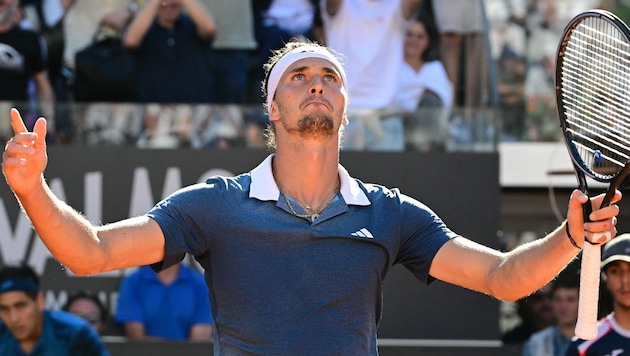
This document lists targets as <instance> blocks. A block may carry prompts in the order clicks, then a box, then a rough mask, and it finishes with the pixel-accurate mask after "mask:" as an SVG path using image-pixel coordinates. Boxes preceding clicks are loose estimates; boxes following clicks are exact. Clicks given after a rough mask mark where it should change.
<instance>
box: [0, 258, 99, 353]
mask: <svg viewBox="0 0 630 356" xmlns="http://www.w3.org/2000/svg"><path fill="white" fill-rule="evenodd" d="M0 319H1V320H2V322H0V355H59V356H62V355H68V356H75V355H85V356H97V355H109V352H108V351H107V350H106V349H105V346H104V345H103V343H102V342H101V340H100V337H99V336H98V334H97V333H96V331H94V329H92V327H91V326H90V325H89V324H88V323H87V322H86V321H84V320H83V319H81V318H79V317H77V316H74V315H72V314H70V313H66V312H64V311H48V310H44V294H43V293H42V292H41V290H40V289H39V278H38V277H37V275H36V274H35V272H34V271H33V270H32V269H31V268H30V267H28V266H20V267H12V266H10V267H4V268H3V269H2V270H0Z"/></svg>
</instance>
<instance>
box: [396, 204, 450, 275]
mask: <svg viewBox="0 0 630 356" xmlns="http://www.w3.org/2000/svg"><path fill="white" fill-rule="evenodd" d="M400 209H401V224H402V227H401V233H402V241H401V246H400V248H399V250H398V255H397V256H396V261H395V262H396V263H400V264H402V265H403V266H405V268H407V269H408V270H409V271H410V272H411V273H413V275H414V276H415V277H416V278H417V279H418V280H420V281H422V282H424V283H426V284H430V283H432V282H433V281H434V280H435V278H433V277H431V276H430V275H429V269H430V268H431V263H432V262H433V258H434V257H435V255H436V254H437V252H438V251H439V250H440V248H441V247H442V246H443V245H444V244H445V243H446V242H447V241H449V240H450V239H452V238H454V237H457V236H458V235H457V234H456V233H454V232H453V231H451V230H450V229H449V228H448V227H447V226H446V224H445V223H444V222H443V221H442V219H440V217H439V216H438V215H437V214H435V213H434V212H433V211H432V210H431V209H430V208H429V207H427V206H426V205H424V204H422V203H420V202H419V201H417V200H415V199H413V198H411V197H408V196H405V195H401V206H400Z"/></svg>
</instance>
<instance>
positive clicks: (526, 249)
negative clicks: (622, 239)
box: [429, 190, 621, 301]
mask: <svg viewBox="0 0 630 356" xmlns="http://www.w3.org/2000/svg"><path fill="white" fill-rule="evenodd" d="M602 198H603V195H600V196H598V197H596V198H593V199H592V202H593V205H594V206H599V203H600V202H601V200H602ZM619 199H621V193H620V192H617V193H616V194H615V198H614V199H613V202H617V201H619ZM586 201H587V197H586V195H584V194H583V193H582V192H580V191H578V190H575V191H574V192H573V194H571V199H570V201H569V210H568V216H567V221H568V223H569V226H570V227H571V229H570V233H571V236H572V237H573V239H574V240H575V241H576V244H577V245H578V246H579V247H581V246H582V245H583V244H584V240H585V238H587V239H588V240H592V239H593V238H594V237H593V236H594V234H595V233H600V232H606V231H607V232H609V233H610V236H615V234H616V233H617V230H616V228H615V224H616V216H617V215H618V214H619V207H618V206H617V205H616V204H614V203H613V204H612V205H610V206H608V207H605V208H602V209H598V210H595V211H593V213H591V215H590V218H591V220H592V222H587V223H585V222H584V219H583V217H582V204H583V203H585V202H586ZM565 224H566V222H565V223H563V224H561V225H560V226H559V227H558V228H557V229H556V230H555V231H553V232H552V233H550V234H549V235H547V236H546V237H544V238H541V239H538V240H535V241H532V242H530V243H527V244H524V245H522V246H519V247H517V248H516V249H514V250H512V251H509V252H501V251H498V250H494V249H491V248H489V247H486V246H483V245H480V244H478V243H476V242H473V241H471V240H468V239H466V238H463V237H457V238H455V239H453V240H451V241H449V242H447V243H446V244H445V245H444V246H443V247H442V248H441V249H440V250H439V251H438V253H437V254H436V256H435V258H434V259H433V263H432V264H431V269H430V271H429V273H430V274H431V276H433V277H435V278H437V279H439V280H442V281H445V282H448V283H452V284H455V285H459V286H462V287H465V288H468V289H472V290H476V291H478V292H482V293H485V294H488V295H491V296H494V297H495V298H498V299H502V300H510V301H515V300H518V299H520V298H522V297H524V296H526V295H529V294H531V293H532V292H534V291H536V290H537V289H539V288H540V287H542V286H543V285H545V284H546V283H548V282H549V281H550V280H551V279H553V278H554V277H555V276H556V275H557V274H558V273H559V272H560V271H562V270H563V269H564V268H565V267H566V265H567V264H568V263H569V262H571V261H572V260H573V259H574V258H575V256H577V254H578V253H579V252H580V249H578V248H576V247H575V246H573V244H572V243H571V241H570V239H569V237H568V236H567V233H566V231H567V229H566V227H565ZM580 226H583V228H582V229H580V228H579V227H580ZM599 242H605V241H599Z"/></svg>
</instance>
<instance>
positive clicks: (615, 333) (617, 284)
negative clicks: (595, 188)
mask: <svg viewBox="0 0 630 356" xmlns="http://www.w3.org/2000/svg"><path fill="white" fill-rule="evenodd" d="M601 269H602V278H603V280H604V283H605V284H606V289H607V290H608V292H610V295H611V297H612V304H613V311H612V312H611V313H610V314H608V315H607V316H605V317H604V318H602V319H601V320H600V321H599V322H598V325H597V330H598V332H597V337H595V338H594V339H592V340H588V341H585V340H582V339H577V338H576V339H574V340H573V342H572V343H571V345H570V346H569V349H568V350H567V353H566V355H567V356H573V355H601V356H604V355H622V354H623V355H625V354H627V353H628V352H630V298H629V294H630V234H628V233H626V234H621V235H619V236H618V237H617V238H615V240H613V241H611V242H610V243H607V244H606V245H604V249H603V251H602V263H601Z"/></svg>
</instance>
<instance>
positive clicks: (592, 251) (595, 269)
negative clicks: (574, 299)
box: [575, 242, 601, 340]
mask: <svg viewBox="0 0 630 356" xmlns="http://www.w3.org/2000/svg"><path fill="white" fill-rule="evenodd" d="M600 259H601V247H600V246H599V245H591V244H590V243H588V242H584V250H582V267H581V270H580V299H579V303H578V319H577V324H576V325H575V335H576V336H577V337H579V338H580V339H583V340H592V339H594V338H596V337H597V306H598V301H599V265H600V263H601V261H600Z"/></svg>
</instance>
